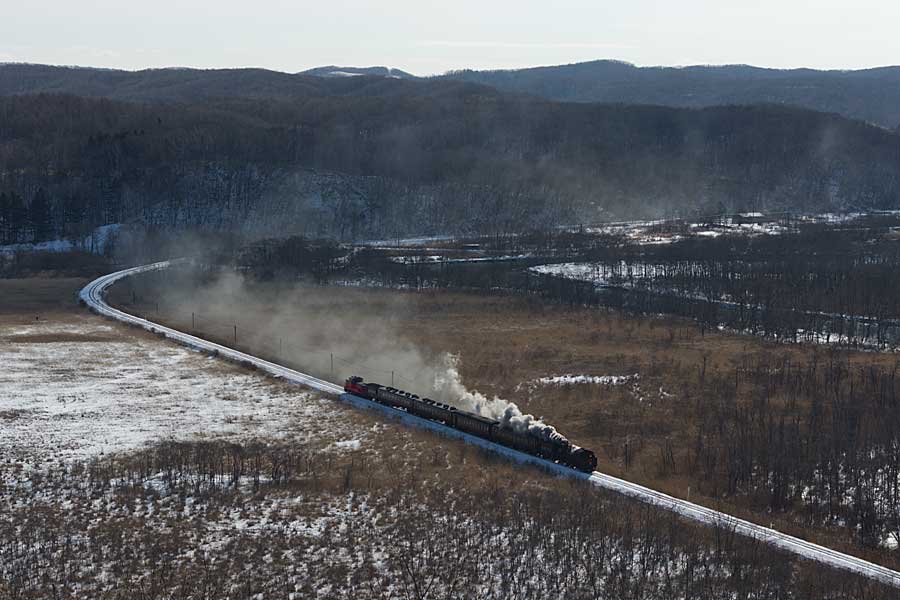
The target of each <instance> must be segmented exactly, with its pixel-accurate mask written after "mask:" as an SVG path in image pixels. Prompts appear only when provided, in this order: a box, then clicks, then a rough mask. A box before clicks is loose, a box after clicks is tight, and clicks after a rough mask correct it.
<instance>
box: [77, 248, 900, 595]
mask: <svg viewBox="0 0 900 600" xmlns="http://www.w3.org/2000/svg"><path fill="white" fill-rule="evenodd" d="M174 262H177V261H171V262H170V261H166V262H160V263H155V264H152V265H145V266H141V267H135V268H132V269H126V270H124V271H119V272H117V273H111V274H109V275H104V276H103V277H100V278H99V279H96V280H95V281H93V282H91V283H90V284H88V285H87V286H86V287H85V288H84V289H83V290H82V291H81V294H80V297H81V299H82V300H83V301H84V303H85V304H87V306H88V307H90V308H91V309H92V310H94V311H95V312H97V313H99V314H101V315H104V316H107V317H111V318H113V319H116V320H118V321H121V322H123V323H128V324H130V325H135V326H138V327H141V328H143V329H146V330H147V331H151V332H153V333H157V334H159V335H162V336H164V337H167V338H170V339H172V340H174V341H177V342H179V343H181V344H184V345H187V346H189V347H191V348H195V349H197V350H201V351H206V352H213V353H217V355H218V356H221V357H223V358H226V359H229V360H233V361H236V362H239V363H244V364H247V365H252V366H253V367H255V368H257V369H259V370H261V371H264V372H266V373H269V374H271V375H274V376H276V377H279V378H282V379H284V380H286V381H290V382H294V383H297V384H300V385H303V386H306V387H309V388H312V389H315V390H318V391H320V392H323V393H326V394H330V395H335V396H339V397H340V399H341V400H343V401H344V402H347V403H349V404H352V405H355V406H358V407H361V408H367V409H372V410H378V411H382V412H385V413H388V414H390V415H392V416H394V417H395V418H399V420H400V421H402V422H403V423H406V424H411V425H416V426H420V427H425V428H428V429H432V430H435V431H438V432H440V433H442V434H444V435H447V436H449V437H455V438H459V439H463V440H465V441H467V442H469V443H472V444H476V445H478V446H481V447H483V448H486V449H488V450H491V451H493V452H496V453H498V454H503V455H505V456H507V457H509V458H512V459H513V460H517V461H519V462H523V463H529V464H533V465H537V466H539V467H542V468H544V469H547V470H550V471H553V472H555V473H557V474H559V475H562V476H566V477H574V478H578V479H585V480H587V481H589V482H590V483H592V484H593V485H596V486H597V487H600V488H604V489H607V490H612V491H615V492H619V493H621V494H625V495H626V496H629V497H632V498H635V499H638V500H641V501H642V502H647V503H649V504H653V505H655V506H659V507H661V508H664V509H666V510H671V511H673V512H675V513H678V514H679V515H682V516H684V517H687V518H689V519H692V520H695V521H699V522H701V523H704V524H707V525H712V526H716V527H720V528H724V529H729V530H733V531H735V532H737V533H739V534H741V535H745V536H748V537H751V538H754V539H758V540H761V541H763V542H765V543H767V544H770V545H771V546H774V547H776V548H779V549H781V550H784V551H786V552H790V553H792V554H796V555H798V556H800V557H802V558H805V559H807V560H811V561H814V562H818V563H821V564H825V565H829V566H831V567H835V568H838V569H843V570H847V571H851V572H854V573H858V574H860V575H863V576H865V577H869V578H871V579H874V580H877V581H880V582H882V583H885V584H888V585H892V586H894V587H898V588H900V573H898V572H897V571H893V570H891V569H888V568H886V567H882V566H880V565H877V564H875V563H872V562H869V561H866V560H863V559H861V558H857V557H855V556H851V555H849V554H843V553H841V552H837V551H835V550H831V549H829V548H825V547H823V546H819V545H817V544H813V543H811V542H807V541H805V540H802V539H800V538H797V537H794V536H791V535H787V534H784V533H780V532H778V531H775V530H774V529H770V528H768V527H763V526H761V525H757V524H755V523H751V522H749V521H745V520H743V519H738V518H735V517H733V516H731V515H728V514H725V513H722V512H719V511H716V510H712V509H710V508H706V507H705V506H701V505H699V504H694V503H692V502H688V501H686V500H682V499H680V498H675V497H672V496H668V495H666V494H663V493H661V492H657V491H655V490H652V489H650V488H647V487H644V486H642V485H638V484H636V483H632V482H630V481H625V480H624V479H619V478H617V477H612V476H610V475H604V474H603V473H599V472H594V473H592V474H587V473H581V472H579V471H574V470H572V469H569V468H567V467H562V466H560V465H557V464H554V463H551V462H548V461H545V460H543V459H540V458H537V457H534V456H531V455H528V454H523V453H521V452H517V451H515V450H511V449H509V448H505V447H503V446H499V445H497V444H493V443H491V442H489V441H487V440H483V439H481V438H477V437H474V436H471V435H468V434H466V433H463V432H461V431H457V430H455V429H451V428H449V427H445V426H443V425H441V424H439V423H434V422H431V421H428V420H426V419H421V418H419V417H416V416H414V415H410V414H408V413H406V412H403V411H400V410H397V409H393V408H390V407H387V406H382V405H380V404H376V403H374V402H369V401H368V400H364V399H362V398H358V397H356V396H352V395H350V394H345V393H343V388H341V387H340V386H338V385H336V384H334V383H331V382H328V381H325V380H322V379H318V378H315V377H312V376H310V375H306V374H304V373H300V372H299V371H295V370H293V369H288V368H286V367H283V366H281V365H277V364H275V363H272V362H269V361H267V360H263V359H261V358H257V357H255V356H252V355H250V354H246V353H244V352H239V351H237V350H234V349H231V348H228V347H226V346H222V345H220V344H216V343H213V342H210V341H207V340H204V339H201V338H198V337H195V336H192V335H188V334H186V333H183V332H181V331H177V330H175V329H172V328H170V327H165V326H163V325H158V324H156V323H153V322H151V321H148V320H146V319H142V318H139V317H135V316H133V315H130V314H128V313H125V312H122V311H121V310H118V309H116V308H113V307H111V306H109V305H108V304H107V303H106V301H105V299H104V292H105V291H106V289H107V288H109V287H110V286H111V285H112V284H114V283H115V282H116V281H119V280H121V279H124V278H126V277H129V276H131V275H136V274H139V273H145V272H148V271H157V270H162V269H166V268H168V267H169V266H170V265H171V264H174Z"/></svg>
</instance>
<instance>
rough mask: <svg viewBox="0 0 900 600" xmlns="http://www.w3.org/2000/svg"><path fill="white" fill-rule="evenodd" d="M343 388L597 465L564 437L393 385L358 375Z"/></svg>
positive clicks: (571, 461) (568, 460)
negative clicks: (548, 435) (536, 431)
mask: <svg viewBox="0 0 900 600" xmlns="http://www.w3.org/2000/svg"><path fill="white" fill-rule="evenodd" d="M344 391H345V392H347V393H348V394H353V395H354V396H360V397H362V398H366V399H367V400H372V401H373V402H378V403H379V404H385V405H387V406H391V407H393V408H400V409H403V410H405V411H407V412H409V413H411V414H414V415H416V416H418V417H422V418H424V419H429V420H431V421H437V422H439V423H443V424H444V425H446V426H448V427H452V428H454V429H459V430H460V431H464V432H466V433H469V434H471V435H475V436H478V437H480V438H484V439H486V440H490V441H492V442H495V443H497V444H501V445H503V446H506V447H508V448H513V449H514V450H519V451H520V452H526V453H528V454H532V455H534V456H539V457H541V458H544V459H547V460H551V461H553V462H556V463H558V464H561V465H566V466H568V467H572V468H573V469H578V470H579V471H584V472H585V473H592V472H593V471H594V469H596V468H597V457H596V456H595V455H594V453H593V452H591V451H590V450H586V449H585V448H581V447H579V446H575V445H573V444H571V443H569V442H568V441H567V440H565V439H547V438H544V437H542V436H539V435H536V434H534V433H531V432H527V431H525V432H519V431H515V430H513V429H510V428H508V427H501V424H500V422H499V421H495V420H494V419H487V418H485V417H482V416H481V415H476V414H474V413H470V412H466V411H464V410H459V409H457V408H456V407H454V406H449V405H447V404H442V403H440V402H436V401H434V400H431V399H430V398H419V397H418V396H416V395H415V394H410V393H409V392H404V391H403V390H398V389H396V388H393V387H386V386H383V385H379V384H377V383H367V382H365V381H363V378H362V377H350V378H349V379H347V381H346V382H344Z"/></svg>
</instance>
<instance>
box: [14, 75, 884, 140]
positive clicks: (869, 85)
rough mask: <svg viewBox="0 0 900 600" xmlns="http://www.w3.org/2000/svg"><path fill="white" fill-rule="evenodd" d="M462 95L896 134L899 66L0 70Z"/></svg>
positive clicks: (124, 94)
mask: <svg viewBox="0 0 900 600" xmlns="http://www.w3.org/2000/svg"><path fill="white" fill-rule="evenodd" d="M460 86H464V87H462V88H461V87H460ZM465 86H471V87H465ZM460 89H466V90H469V91H472V92H475V93H478V94H481V95H487V96H491V95H496V94H497V93H507V94H509V93H512V94H516V95H528V96H534V97H537V98H542V99H546V100H552V101H557V102H577V103H608V104H642V105H656V106H670V107H674V108H707V107H711V106H728V105H757V104H782V105H788V106H797V107H800V108H807V109H811V110H816V111H820V112H827V113H836V114H840V115H842V116H845V117H849V118H852V119H859V120H862V121H866V122H869V123H872V124H875V125H878V126H880V127H884V128H887V129H890V130H892V131H897V130H898V129H900V67H881V68H875V69H865V70H859V71H816V70H813V69H791V70H779V69H765V68H759V67H752V66H748V65H725V66H692V67H677V68H676V67H636V66H634V65H632V64H630V63H626V62H620V61H611V60H599V61H592V62H584V63H576V64H571V65H560V66H549V67H534V68H528V69H519V70H497V71H473V70H463V71H452V72H449V73H446V74H444V75H440V76H436V77H424V78H423V77H416V76H415V75H412V74H410V73H407V72H406V71H401V70H399V69H393V68H390V67H383V66H376V67H341V66H324V67H317V68H315V69H309V70H307V71H303V72H301V73H294V74H291V73H282V72H279V71H270V70H266V69H250V68H247V69H211V70H204V69H182V68H177V69H147V70H143V71H118V70H112V69H93V68H83V67H54V66H47V65H31V64H15V63H8V64H0V96H9V95H16V94H35V93H63V94H72V95H76V96H85V97H104V98H112V99H116V100H125V101H132V102H195V101H207V100H218V99H225V98H247V99H259V98H269V99H292V98H312V97H326V96H391V95H419V96H440V95H443V94H448V93H449V94H455V93H456V92H457V91H459V90H460Z"/></svg>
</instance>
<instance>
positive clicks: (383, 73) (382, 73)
mask: <svg viewBox="0 0 900 600" xmlns="http://www.w3.org/2000/svg"><path fill="white" fill-rule="evenodd" d="M298 75H312V76H315V77H354V76H360V75H375V76H378V77H392V78H394V79H421V78H420V77H417V76H416V75H413V74H412V73H407V72H406V71H401V70H400V69H393V68H391V67H338V66H335V65H330V66H327V67H316V68H315V69H308V70H306V71H301V72H300V73H298Z"/></svg>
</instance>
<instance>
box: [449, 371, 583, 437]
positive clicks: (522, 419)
mask: <svg viewBox="0 0 900 600" xmlns="http://www.w3.org/2000/svg"><path fill="white" fill-rule="evenodd" d="M434 390H435V394H436V395H437V396H439V397H440V398H442V399H444V401H445V402H447V403H448V404H450V405H451V406H455V407H456V408H459V409H462V410H466V411H469V412H472V413H475V414H477V415H481V416H482V417H486V418H489V419H495V420H497V421H499V422H500V426H501V427H504V428H507V429H512V430H514V431H517V432H519V433H525V432H528V433H530V434H531V435H534V436H537V437H540V438H543V439H547V440H554V441H560V442H568V440H567V439H566V437H565V436H564V435H563V434H561V433H560V432H558V431H557V430H556V428H555V427H553V426H552V425H548V424H546V423H544V422H543V421H541V420H540V419H538V418H537V417H535V416H534V415H529V414H525V413H523V412H522V410H521V409H520V408H519V407H518V406H517V405H516V404H515V403H513V402H509V401H508V400H503V399H502V398H497V397H496V396H494V398H493V399H491V398H488V397H487V396H484V395H483V394H479V393H478V392H471V391H469V390H468V389H466V386H465V385H463V383H462V381H461V379H460V376H459V357H457V356H453V355H452V354H445V355H444V369H443V370H439V371H438V372H437V373H436V374H435V378H434Z"/></svg>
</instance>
